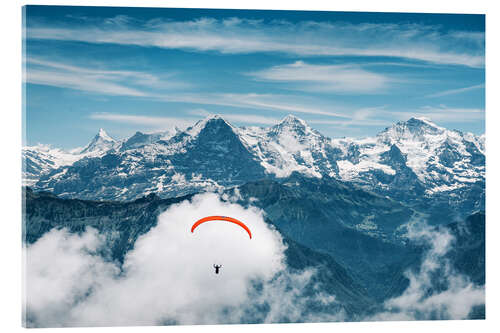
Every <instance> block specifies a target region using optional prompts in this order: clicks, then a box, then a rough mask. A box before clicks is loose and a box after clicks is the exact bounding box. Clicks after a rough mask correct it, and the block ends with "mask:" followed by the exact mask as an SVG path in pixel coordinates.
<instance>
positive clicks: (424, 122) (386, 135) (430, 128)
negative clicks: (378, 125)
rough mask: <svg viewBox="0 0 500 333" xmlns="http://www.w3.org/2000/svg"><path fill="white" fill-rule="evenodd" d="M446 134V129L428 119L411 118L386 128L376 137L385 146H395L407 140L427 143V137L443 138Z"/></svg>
mask: <svg viewBox="0 0 500 333" xmlns="http://www.w3.org/2000/svg"><path fill="white" fill-rule="evenodd" d="M446 132H447V130H446V129H444V128H443V127H439V126H438V125H436V124H434V123H433V122H432V121H431V120H430V119H428V118H423V117H419V118H416V117H413V118H410V119H409V120H407V121H400V122H398V123H396V124H395V125H393V126H391V127H388V128H386V129H385V130H383V131H382V132H380V133H379V134H378V137H379V138H380V139H382V141H384V142H386V143H387V144H395V143H399V142H401V141H409V140H411V141H427V140H428V138H429V137H435V136H443V135H445V134H446Z"/></svg>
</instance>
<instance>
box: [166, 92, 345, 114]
mask: <svg viewBox="0 0 500 333" xmlns="http://www.w3.org/2000/svg"><path fill="white" fill-rule="evenodd" d="M156 98H157V99H159V100H163V101H165V102H184V103H194V104H205V105H220V106H232V107H238V108H247V109H257V110H265V111H275V112H281V113H283V112H286V113H303V114H315V115H322V116H330V117H338V118H347V119H349V118H350V116H349V115H347V114H344V113H342V112H337V111H332V110H335V109H337V108H338V107H336V106H332V105H331V103H326V101H321V100H318V99H316V98H309V97H304V96H296V95H281V94H254V93H249V94H230V93H226V94H217V93H213V94H212V93H199V94H170V95H161V96H156ZM341 111H346V110H341ZM346 113H347V112H346Z"/></svg>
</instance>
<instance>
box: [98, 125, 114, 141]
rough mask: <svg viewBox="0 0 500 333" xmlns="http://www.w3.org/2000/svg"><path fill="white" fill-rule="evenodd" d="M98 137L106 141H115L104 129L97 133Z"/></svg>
mask: <svg viewBox="0 0 500 333" xmlns="http://www.w3.org/2000/svg"><path fill="white" fill-rule="evenodd" d="M96 137H100V138H102V139H103V140H106V141H115V140H114V139H113V138H112V137H110V136H109V135H108V133H106V131H105V130H104V129H103V128H99V132H98V133H97V135H96Z"/></svg>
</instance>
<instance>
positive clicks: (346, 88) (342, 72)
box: [248, 61, 393, 93]
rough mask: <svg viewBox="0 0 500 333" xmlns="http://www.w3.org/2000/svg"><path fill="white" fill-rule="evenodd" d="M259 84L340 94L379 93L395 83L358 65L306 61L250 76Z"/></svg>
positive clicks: (272, 68)
mask: <svg viewBox="0 0 500 333" xmlns="http://www.w3.org/2000/svg"><path fill="white" fill-rule="evenodd" d="M248 74H249V75H251V76H254V77H255V78H256V79H258V80H266V81H274V82H284V83H289V84H290V83H292V84H295V85H291V87H292V89H299V90H305V91H320V92H338V93H375V92H380V91H383V90H385V89H386V88H388V85H389V82H390V81H393V79H391V78H389V77H388V76H385V75H382V74H378V73H375V72H370V71H367V70H364V69H362V68H361V67H359V66H355V65H312V64H307V63H305V62H303V61H297V62H295V63H293V64H288V65H279V66H274V67H271V68H269V69H265V70H262V71H258V72H254V73H248Z"/></svg>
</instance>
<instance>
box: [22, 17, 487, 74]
mask: <svg viewBox="0 0 500 333" xmlns="http://www.w3.org/2000/svg"><path fill="white" fill-rule="evenodd" d="M26 35H27V38H31V39H49V40H68V41H81V42H88V43H112V44H120V45H135V46H144V47H151V46H153V47H159V48H167V49H188V50H195V51H218V52H221V53H229V54H236V53H253V52H282V53H290V54H294V55H299V56H312V55H314V56H369V57H380V56H382V57H397V58H405V59H411V60H418V61H425V62H431V63H438V64H452V65H463V66H469V67H483V66H484V52H483V51H482V46H483V45H484V34H482V33H470V32H469V33H465V32H459V31H458V32H447V33H444V32H440V30H439V27H434V26H425V25H419V24H371V23H361V24H351V23H345V22H343V23H330V22H311V21H303V22H298V23H291V22H288V21H272V22H267V23H264V22H263V21H260V20H249V19H241V18H236V17H234V18H230V19H223V20H217V19H212V18H200V19H196V20H190V21H164V20H161V19H154V20H150V21H147V22H137V21H133V20H127V19H123V18H122V19H120V20H118V21H117V22H105V23H102V22H101V23H98V22H95V24H92V25H91V27H89V26H86V25H83V26H79V27H62V26H50V25H41V24H40V25H34V26H31V27H29V28H28V29H27V31H26ZM471 46H474V47H471Z"/></svg>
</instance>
